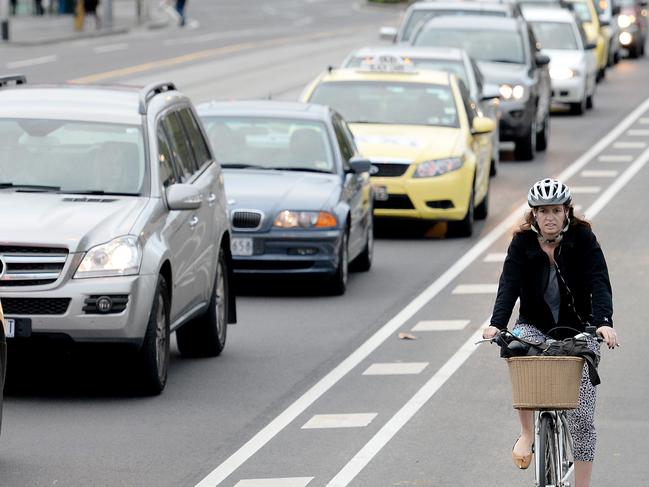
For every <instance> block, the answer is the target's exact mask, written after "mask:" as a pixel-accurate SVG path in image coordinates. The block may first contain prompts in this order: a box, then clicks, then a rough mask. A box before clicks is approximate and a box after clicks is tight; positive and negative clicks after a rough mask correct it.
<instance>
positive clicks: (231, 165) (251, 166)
mask: <svg viewBox="0 0 649 487" xmlns="http://www.w3.org/2000/svg"><path fill="white" fill-rule="evenodd" d="M221 167H222V168H225V169H272V168H268V167H266V166H258V165H256V164H243V163H237V162H231V163H225V164H221Z"/></svg>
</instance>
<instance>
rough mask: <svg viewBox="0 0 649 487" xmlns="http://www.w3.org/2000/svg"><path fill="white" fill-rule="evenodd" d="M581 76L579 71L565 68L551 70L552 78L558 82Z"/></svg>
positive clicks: (552, 68)
mask: <svg viewBox="0 0 649 487" xmlns="http://www.w3.org/2000/svg"><path fill="white" fill-rule="evenodd" d="M576 76H579V71H578V70H576V69H570V68H566V67H565V66H553V67H551V68H550V78H552V79H556V80H566V79H572V78H575V77H576Z"/></svg>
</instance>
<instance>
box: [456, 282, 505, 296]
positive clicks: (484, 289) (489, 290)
mask: <svg viewBox="0 0 649 487" xmlns="http://www.w3.org/2000/svg"><path fill="white" fill-rule="evenodd" d="M496 291H498V284H497V283H496V284H459V285H458V286H456V287H455V289H453V294H493V293H495V292H496Z"/></svg>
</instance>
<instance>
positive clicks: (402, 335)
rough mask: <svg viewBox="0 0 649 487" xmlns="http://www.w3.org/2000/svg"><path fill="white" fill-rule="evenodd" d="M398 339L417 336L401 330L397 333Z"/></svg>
mask: <svg viewBox="0 0 649 487" xmlns="http://www.w3.org/2000/svg"><path fill="white" fill-rule="evenodd" d="M399 339H400V340H416V339H417V337H416V336H415V335H411V334H410V333H406V332H405V331H402V332H401V333H399Z"/></svg>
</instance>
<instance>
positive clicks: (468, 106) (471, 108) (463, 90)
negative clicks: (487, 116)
mask: <svg viewBox="0 0 649 487" xmlns="http://www.w3.org/2000/svg"><path fill="white" fill-rule="evenodd" d="M457 85H458V87H459V88H460V94H461V95H462V103H463V104H464V109H465V110H466V116H467V118H468V119H469V127H472V126H473V119H474V118H475V117H477V116H478V112H477V110H476V104H475V102H474V101H473V100H471V95H470V94H469V90H468V89H467V87H466V85H465V84H464V82H463V81H462V80H461V79H458V80H457Z"/></svg>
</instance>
